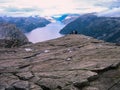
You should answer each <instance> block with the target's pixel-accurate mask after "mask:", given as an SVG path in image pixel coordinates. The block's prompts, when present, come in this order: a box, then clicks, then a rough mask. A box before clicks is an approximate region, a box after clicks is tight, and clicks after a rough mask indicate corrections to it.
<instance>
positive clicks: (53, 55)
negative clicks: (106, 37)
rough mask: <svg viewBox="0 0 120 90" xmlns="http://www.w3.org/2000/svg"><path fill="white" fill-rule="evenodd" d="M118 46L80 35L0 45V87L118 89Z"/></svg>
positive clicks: (0, 89) (14, 89)
mask: <svg viewBox="0 0 120 90" xmlns="http://www.w3.org/2000/svg"><path fill="white" fill-rule="evenodd" d="M119 89H120V47H119V46H116V45H114V44H110V43H105V42H104V41H98V40H96V39H93V38H90V37H86V36H83V35H68V36H65V37H62V38H59V39H55V40H50V41H46V42H41V43H37V44H29V45H25V46H22V47H19V48H10V49H6V48H1V49H0V90H119Z"/></svg>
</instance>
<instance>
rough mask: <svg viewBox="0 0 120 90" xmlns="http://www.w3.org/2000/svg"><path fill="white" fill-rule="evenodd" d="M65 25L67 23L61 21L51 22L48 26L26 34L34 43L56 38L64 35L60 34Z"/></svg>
mask: <svg viewBox="0 0 120 90" xmlns="http://www.w3.org/2000/svg"><path fill="white" fill-rule="evenodd" d="M64 26H65V25H64V24H62V23H60V22H54V23H50V24H48V25H47V26H46V27H43V28H37V29H34V30H33V31H31V32H30V33H28V34H26V36H27V38H28V39H29V41H31V42H33V43H36V42H42V41H46V40H51V39H55V38H58V37H62V35H61V34H59V31H60V30H61V29H62V28H63V27H64Z"/></svg>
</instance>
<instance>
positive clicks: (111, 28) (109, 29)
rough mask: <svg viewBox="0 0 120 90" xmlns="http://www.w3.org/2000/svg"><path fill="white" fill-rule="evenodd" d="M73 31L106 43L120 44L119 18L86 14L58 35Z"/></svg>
mask: <svg viewBox="0 0 120 90" xmlns="http://www.w3.org/2000/svg"><path fill="white" fill-rule="evenodd" d="M73 31H77V33H78V34H84V35H87V36H92V37H94V38H97V39H100V40H104V41H107V42H113V43H120V17H98V16H96V15H92V14H86V15H83V16H80V17H79V18H77V19H76V20H74V21H73V22H71V23H69V24H68V25H66V26H65V27H64V28H63V29H62V30H61V31H60V33H61V34H70V33H72V32H73Z"/></svg>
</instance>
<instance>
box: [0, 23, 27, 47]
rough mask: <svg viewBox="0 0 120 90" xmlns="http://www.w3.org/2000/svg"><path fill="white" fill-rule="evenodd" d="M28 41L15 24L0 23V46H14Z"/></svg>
mask: <svg viewBox="0 0 120 90" xmlns="http://www.w3.org/2000/svg"><path fill="white" fill-rule="evenodd" d="M28 42H29V41H28V39H27V37H26V36H25V35H24V34H23V33H22V32H21V31H19V29H17V28H16V26H15V25H12V24H7V23H0V47H8V48H9V47H16V46H21V45H24V44H27V43H28Z"/></svg>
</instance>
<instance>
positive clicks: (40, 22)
mask: <svg viewBox="0 0 120 90" xmlns="http://www.w3.org/2000/svg"><path fill="white" fill-rule="evenodd" d="M0 22H2V23H10V24H15V25H16V26H17V27H18V28H19V29H20V30H21V31H22V32H24V33H28V32H31V31H32V30H33V29H36V28H38V27H44V26H46V25H47V24H49V23H50V21H48V20H47V19H45V18H42V17H38V16H36V17H0Z"/></svg>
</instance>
